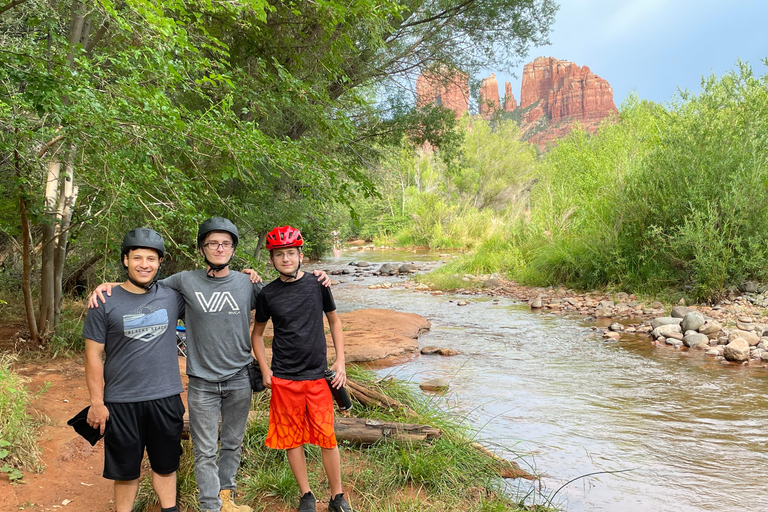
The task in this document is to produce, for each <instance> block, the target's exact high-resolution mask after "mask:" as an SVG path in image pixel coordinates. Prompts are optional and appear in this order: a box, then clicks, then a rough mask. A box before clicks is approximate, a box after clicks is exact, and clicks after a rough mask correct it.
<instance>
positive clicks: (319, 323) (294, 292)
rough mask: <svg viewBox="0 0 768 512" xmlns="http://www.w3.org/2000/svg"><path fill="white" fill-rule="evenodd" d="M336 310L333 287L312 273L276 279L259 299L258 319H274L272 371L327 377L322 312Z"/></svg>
mask: <svg viewBox="0 0 768 512" xmlns="http://www.w3.org/2000/svg"><path fill="white" fill-rule="evenodd" d="M335 310H336V303H335V302H334V301H333V295H331V290H330V289H329V288H326V287H325V286H323V285H322V284H320V282H319V281H318V280H317V279H316V278H315V277H314V276H313V275H312V274H306V273H305V274H304V275H303V276H301V278H300V279H298V280H296V281H292V282H289V283H286V282H284V281H281V280H280V279H275V280H274V281H272V282H271V283H269V284H268V285H267V286H265V287H264V289H263V290H261V293H259V296H258V297H257V298H256V321H257V322H266V321H267V320H269V319H270V318H272V325H273V328H274V332H275V338H274V340H273V341H272V373H273V374H274V376H275V377H279V378H281V379H288V380H314V379H322V378H324V377H325V370H326V369H327V368H328V361H327V349H326V343H325V327H324V326H323V313H324V312H329V311H335Z"/></svg>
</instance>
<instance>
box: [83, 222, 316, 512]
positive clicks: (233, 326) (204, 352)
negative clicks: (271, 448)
mask: <svg viewBox="0 0 768 512" xmlns="http://www.w3.org/2000/svg"><path fill="white" fill-rule="evenodd" d="M238 242H239V233H238V230H237V227H236V226H235V225H234V224H233V223H232V222H231V221H229V220H228V219H225V218H223V217H212V218H210V219H208V220H206V221H205V222H203V223H202V224H201V225H200V228H199V229H198V233H197V247H198V250H199V251H200V254H201V255H202V256H203V258H204V259H205V263H206V268H205V269H204V270H203V269H201V270H193V271H185V272H179V273H177V274H174V275H172V276H170V277H168V278H166V279H162V280H161V281H159V284H160V285H162V286H164V287H168V288H171V289H173V290H176V291H178V292H179V293H180V294H181V296H182V297H183V298H184V301H185V304H186V312H187V314H186V319H185V324H186V327H187V375H188V376H189V389H188V393H189V394H188V401H187V402H188V405H189V423H190V432H191V435H192V441H193V446H194V454H195V477H196V480H197V487H198V491H199V495H198V500H199V502H200V508H201V510H203V511H206V512H207V511H210V512H219V511H221V512H250V511H251V508H250V507H248V506H247V505H237V504H235V503H234V500H233V494H234V491H235V474H236V472H237V468H238V467H239V465H240V455H241V451H242V442H243V437H244V435H245V428H246V424H247V421H248V413H249V412H250V407H251V394H252V390H251V383H250V378H249V375H248V366H249V364H250V363H251V361H252V359H253V358H252V355H251V343H250V312H251V310H252V309H253V308H254V307H255V303H256V296H257V295H258V293H259V292H260V291H261V288H262V285H261V283H253V282H252V281H251V278H250V277H248V275H246V274H244V273H240V272H231V271H230V269H229V263H230V261H231V260H232V257H233V256H234V253H235V249H236V248H237V244H238ZM320 279H325V280H327V276H326V275H325V273H324V272H323V273H322V275H321V277H320ZM102 286H104V285H102ZM102 290H104V291H106V290H107V288H103V287H99V288H97V289H96V292H94V296H93V297H92V298H91V305H92V306H96V305H98V302H97V301H96V300H95V297H97V296H99V295H101V293H100V292H101V291H102ZM219 419H221V435H220V436H219ZM219 445H220V446H219ZM217 452H218V457H217Z"/></svg>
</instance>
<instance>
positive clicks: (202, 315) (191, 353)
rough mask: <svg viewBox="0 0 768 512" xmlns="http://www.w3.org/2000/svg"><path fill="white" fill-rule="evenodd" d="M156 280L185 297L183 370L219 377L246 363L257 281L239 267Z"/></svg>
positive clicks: (210, 378)
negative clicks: (211, 274)
mask: <svg viewBox="0 0 768 512" xmlns="http://www.w3.org/2000/svg"><path fill="white" fill-rule="evenodd" d="M160 284H162V285H164V286H167V287H169V288H172V289H174V290H176V291H178V292H179V293H180V294H181V296H182V297H184V302H185V305H186V315H185V320H184V323H185V325H186V327H187V375H191V376H193V377H199V378H201V379H205V380H208V381H211V382H221V381H224V380H227V379H229V378H231V377H232V376H233V375H234V374H235V373H237V372H238V371H240V370H242V369H243V368H244V367H245V366H246V365H247V364H248V363H250V362H251V360H252V359H253V358H252V356H251V334H250V323H251V310H252V309H253V308H254V307H255V305H256V296H257V295H258V294H259V292H260V291H261V289H262V288H263V286H262V284H261V283H258V284H253V283H251V281H250V278H249V277H248V276H247V275H246V274H243V273H241V272H233V271H230V272H229V274H228V275H227V276H225V277H216V278H210V277H208V276H207V275H206V273H205V270H191V271H186V272H179V273H178V274H174V275H172V276H171V277H168V278H166V279H163V280H161V281H160Z"/></svg>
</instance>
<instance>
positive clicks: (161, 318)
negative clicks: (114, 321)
mask: <svg viewBox="0 0 768 512" xmlns="http://www.w3.org/2000/svg"><path fill="white" fill-rule="evenodd" d="M167 330H168V310H166V309H158V310H152V308H151V307H149V306H142V307H140V308H136V310H135V312H133V313H130V314H128V315H123V332H124V333H125V336H126V337H128V338H132V339H135V340H141V341H145V342H146V341H152V340H154V339H155V338H157V337H158V336H162V335H163V333H164V332H165V331H167Z"/></svg>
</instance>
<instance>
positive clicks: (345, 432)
mask: <svg viewBox="0 0 768 512" xmlns="http://www.w3.org/2000/svg"><path fill="white" fill-rule="evenodd" d="M259 415H260V413H257V412H255V411H251V412H250V413H249V414H248V420H249V421H250V420H252V419H254V418H255V417H257V416H259ZM333 428H334V430H335V432H336V440H337V441H347V442H350V443H353V444H358V445H371V444H373V443H376V442H377V441H382V440H386V439H392V440H395V441H412V442H424V441H429V440H432V439H437V438H438V437H440V436H441V435H442V433H443V432H442V431H441V430H440V429H439V428H435V427H431V426H429V425H417V424H413V423H398V422H393V421H381V420H373V419H368V418H341V417H337V418H336V419H335V421H334V423H333ZM182 437H183V438H184V439H189V415H188V413H185V414H184V427H183V429H182Z"/></svg>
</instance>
